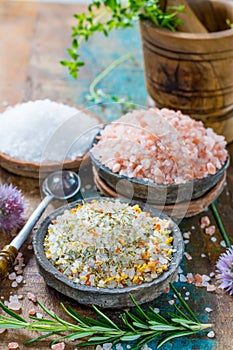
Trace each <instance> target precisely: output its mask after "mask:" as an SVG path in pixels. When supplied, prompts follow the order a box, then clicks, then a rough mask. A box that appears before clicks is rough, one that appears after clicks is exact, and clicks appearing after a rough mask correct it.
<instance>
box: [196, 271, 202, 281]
mask: <svg viewBox="0 0 233 350" xmlns="http://www.w3.org/2000/svg"><path fill="white" fill-rule="evenodd" d="M194 278H195V281H196V282H198V283H202V276H201V275H199V273H196V275H195V276H194Z"/></svg>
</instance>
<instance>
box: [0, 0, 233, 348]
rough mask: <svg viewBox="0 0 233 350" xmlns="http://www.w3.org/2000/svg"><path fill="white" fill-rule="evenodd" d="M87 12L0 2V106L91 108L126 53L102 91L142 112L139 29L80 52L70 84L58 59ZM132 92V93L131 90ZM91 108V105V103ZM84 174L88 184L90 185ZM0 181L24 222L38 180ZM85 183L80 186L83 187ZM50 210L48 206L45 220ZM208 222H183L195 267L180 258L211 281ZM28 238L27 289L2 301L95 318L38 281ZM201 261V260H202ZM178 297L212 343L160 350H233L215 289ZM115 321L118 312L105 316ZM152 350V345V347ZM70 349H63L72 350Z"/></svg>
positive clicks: (106, 113) (17, 335) (223, 203)
mask: <svg viewBox="0 0 233 350" xmlns="http://www.w3.org/2000/svg"><path fill="white" fill-rule="evenodd" d="M82 9H84V6H81V5H76V6H75V5H64V4H48V3H37V2H19V1H15V2H14V1H1V3H0V106H1V111H3V110H4V108H5V107H4V105H5V104H6V101H7V102H8V103H9V105H15V104H16V103H21V102H22V101H27V100H30V99H43V98H50V99H51V100H55V101H59V102H63V103H68V104H71V105H77V104H79V105H83V106H88V103H87V101H86V99H85V96H86V94H87V93H88V86H89V84H90V82H91V81H92V80H93V79H94V77H95V76H96V75H97V74H98V72H100V71H101V70H102V69H103V68H104V67H105V66H106V65H108V64H110V63H111V62H112V61H113V59H115V58H117V57H119V56H120V55H121V54H123V53H127V52H128V51H131V52H132V53H133V54H134V56H135V57H136V64H135V65H132V63H131V62H126V63H124V64H123V65H122V66H120V67H118V68H117V74H116V71H115V72H114V73H112V74H110V75H109V76H108V77H106V78H105V81H104V83H103V86H104V87H105V89H106V91H107V92H110V93H112V94H118V95H120V96H129V97H131V98H132V99H133V100H134V101H136V102H137V103H138V104H140V105H144V106H145V105H146V95H147V94H146V90H145V86H144V77H143V67H142V54H141V47H140V40H139V33H138V30H137V29H134V30H127V31H125V32H124V31H119V32H114V33H112V35H111V38H110V39H111V40H108V41H107V39H104V38H103V37H102V36H98V37H97V38H96V39H95V40H91V41H90V43H88V45H85V46H84V47H83V48H82V55H83V57H84V59H85V61H86V62H87V64H86V66H85V67H84V68H83V69H82V71H81V73H80V78H79V81H78V82H76V81H74V80H72V79H71V78H70V77H69V75H68V73H67V72H66V71H65V70H64V68H63V67H61V66H60V65H59V60H61V59H64V57H65V49H66V47H68V46H69V45H70V26H71V25H72V24H74V23H75V22H74V19H73V17H72V15H73V14H74V13H76V12H78V11H81V10H82ZM135 86H136V88H135ZM89 106H91V104H90V103H89ZM91 109H92V110H93V111H94V112H96V113H98V114H99V115H101V117H102V118H104V119H105V120H110V119H113V118H117V117H119V116H120V113H121V111H120V110H115V109H114V108H112V107H111V108H109V107H107V108H103V107H99V106H97V107H93V106H92V107H91ZM229 152H230V154H231V155H233V145H232V144H231V145H230V146H229ZM91 176H92V174H91V172H89V180H90V181H92V178H91ZM0 182H1V183H5V182H6V183H12V184H13V185H15V186H17V187H18V188H19V189H21V190H22V192H23V195H24V198H25V201H26V203H27V215H29V214H30V213H31V212H32V211H33V210H34V209H35V207H36V206H37V205H38V203H39V202H40V200H41V195H40V190H39V182H38V180H35V179H30V178H23V177H20V176H16V175H13V174H10V173H8V172H7V171H5V170H3V169H0ZM84 187H85V183H83V188H84ZM232 197H233V168H232V163H231V166H230V168H229V170H228V177H227V186H226V187H225V189H224V191H223V193H222V194H221V196H220V197H219V198H218V202H217V208H218V210H219V212H220V215H221V217H222V219H223V221H224V225H225V229H226V231H227V232H228V233H229V236H230V239H231V242H233V238H232V227H233V215H232V213H233V207H232ZM53 209H54V205H50V206H49V207H48V209H47V211H46V213H45V214H44V216H45V215H46V214H48V213H49V212H51V211H52V210H53ZM203 215H208V216H209V217H210V219H211V223H212V224H216V223H215V221H214V218H213V216H212V213H211V211H210V210H208V211H206V212H205V213H204V214H200V215H197V216H195V217H193V218H190V219H184V220H183V221H182V222H181V223H180V227H181V229H182V231H183V232H185V231H188V230H191V232H192V234H191V239H190V242H189V243H188V244H187V245H186V251H187V252H189V253H190V254H191V256H192V258H193V259H192V260H190V261H189V260H186V259H185V258H184V260H183V263H182V269H183V270H184V274H187V272H192V273H193V274H195V273H200V274H209V273H210V272H211V271H214V270H215V263H216V260H217V258H218V256H219V254H220V253H221V252H223V251H224V248H223V247H221V245H220V242H221V241H222V240H223V239H222V237H221V235H220V233H219V231H218V229H217V232H216V234H215V235H214V236H215V237H216V239H217V240H216V242H212V241H211V240H210V237H209V236H208V235H206V234H205V233H204V232H203V230H201V229H200V218H201V217H202V216H203ZM9 240H10V237H9V236H7V235H6V234H3V233H1V235H0V246H1V247H2V246H3V245H4V244H6V243H7V242H9ZM31 240H32V237H30V238H29V239H28V240H27V242H26V243H25V244H24V247H23V248H22V253H23V256H24V259H25V265H26V266H25V268H24V272H23V276H24V282H23V283H21V284H19V286H18V288H12V287H11V281H9V280H8V279H6V280H4V282H2V283H1V287H0V296H1V298H2V299H4V300H9V296H10V295H14V294H18V295H19V294H21V295H23V299H22V301H21V303H22V315H23V316H27V314H28V311H29V309H30V308H32V307H33V305H32V303H31V302H30V301H29V300H28V298H27V293H28V292H32V293H35V294H36V295H37V297H38V298H39V299H40V300H41V301H42V302H43V303H44V304H45V305H46V306H48V307H50V308H51V309H52V310H55V311H56V312H58V313H59V314H62V312H60V311H58V310H60V309H59V303H60V302H61V301H63V302H65V303H66V304H67V303H69V304H71V305H72V306H74V307H75V308H76V309H77V310H78V311H79V312H80V313H81V314H82V315H92V316H93V315H94V314H93V311H92V310H91V309H89V308H87V307H83V306H80V305H77V304H76V303H75V302H74V301H72V300H67V298H65V297H64V296H62V295H61V294H59V293H57V292H56V291H54V290H52V289H51V288H48V287H47V286H46V285H45V283H44V280H43V278H42V277H40V275H39V273H38V270H37V267H36V263H35V259H34V256H33V251H32V250H31V246H30V245H31ZM201 254H206V257H205V258H202V257H201ZM177 286H178V289H179V290H180V291H181V293H182V294H184V293H185V292H190V297H189V304H190V305H191V307H192V308H193V309H194V311H195V312H196V313H197V315H198V316H199V317H200V319H201V321H203V322H207V321H208V322H213V323H214V332H215V334H216V337H215V338H214V339H209V338H207V337H206V334H203V335H196V336H195V337H189V338H184V339H177V340H176V341H174V342H173V343H169V344H168V345H166V346H164V347H163V348H162V349H165V350H166V349H174V350H175V349H183V350H190V349H193V350H194V349H195V350H197V349H204V348H205V349H206V350H207V349H208V350H209V349H218V350H230V349H233V342H232V339H233V302H232V297H230V296H229V295H228V294H226V293H224V292H222V291H221V290H219V289H218V290H217V291H216V292H213V293H207V291H206V289H204V288H197V287H194V286H193V285H189V284H187V283H181V282H180V283H179V284H177ZM169 298H172V295H171V294H169V295H167V294H163V295H162V296H161V297H160V298H159V299H157V300H155V301H154V302H153V303H151V304H152V305H153V306H154V307H160V308H161V310H164V309H167V308H168V304H167V300H168V299H169ZM206 307H211V308H212V309H213V312H211V313H210V314H207V313H206V311H205V308H206ZM107 313H108V315H110V316H112V317H113V318H114V319H115V320H117V319H118V317H119V315H120V312H118V311H115V312H111V311H108V312H107ZM29 336H33V335H32V334H29V333H28V332H25V331H7V332H5V333H3V334H1V335H0V349H7V348H8V346H7V344H8V342H10V341H16V342H18V343H19V345H20V349H26V348H28V347H26V346H24V345H23V341H25V340H27V339H28V338H29ZM150 347H151V348H152V349H155V348H156V347H155V344H152V345H151V344H150ZM29 348H30V349H49V342H48V341H42V342H40V343H37V344H34V345H32V346H30V347H29ZM73 348H74V346H73V345H72V344H69V345H67V346H66V349H73Z"/></svg>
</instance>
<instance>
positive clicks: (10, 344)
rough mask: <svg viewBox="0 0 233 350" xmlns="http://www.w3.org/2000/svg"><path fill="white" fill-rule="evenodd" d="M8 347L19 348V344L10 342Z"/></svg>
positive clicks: (11, 348)
mask: <svg viewBox="0 0 233 350" xmlns="http://www.w3.org/2000/svg"><path fill="white" fill-rule="evenodd" d="M8 349H10V350H13V349H19V344H18V343H16V342H11V343H9V344H8Z"/></svg>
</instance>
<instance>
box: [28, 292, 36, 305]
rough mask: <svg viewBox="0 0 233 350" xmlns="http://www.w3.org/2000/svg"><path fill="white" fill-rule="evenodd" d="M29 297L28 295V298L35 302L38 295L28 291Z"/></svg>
mask: <svg viewBox="0 0 233 350" xmlns="http://www.w3.org/2000/svg"><path fill="white" fill-rule="evenodd" d="M27 297H28V300H31V301H32V302H33V303H36V301H37V297H36V296H35V295H34V294H33V293H31V292H28V293H27Z"/></svg>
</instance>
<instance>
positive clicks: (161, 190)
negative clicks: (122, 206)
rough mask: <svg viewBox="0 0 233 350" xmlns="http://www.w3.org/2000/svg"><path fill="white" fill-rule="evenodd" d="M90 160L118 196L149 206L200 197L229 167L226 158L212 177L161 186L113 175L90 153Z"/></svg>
mask: <svg viewBox="0 0 233 350" xmlns="http://www.w3.org/2000/svg"><path fill="white" fill-rule="evenodd" d="M90 158H91V161H92V164H93V166H94V169H95V171H96V173H97V174H98V176H99V177H100V178H101V179H103V180H104V181H105V183H106V184H107V185H108V186H109V187H110V188H111V189H113V190H114V191H115V192H117V193H118V194H119V195H122V196H124V197H127V198H133V199H135V200H140V201H143V202H148V203H150V204H161V205H163V204H173V203H181V202H185V201H190V200H193V199H196V198H200V197H202V196H203V195H204V194H205V193H207V192H208V191H209V190H210V189H212V188H213V187H214V186H215V185H216V184H217V183H218V182H219V180H220V179H221V177H222V175H223V173H224V172H225V171H226V169H227V167H228V166H229V157H228V158H227V160H226V162H225V164H224V165H223V166H222V168H221V169H220V170H219V171H217V172H216V174H214V175H209V176H207V177H204V178H203V179H198V180H194V181H188V182H186V183H181V184H179V185H178V184H170V185H163V184H156V183H151V182H146V181H143V180H138V179H136V178H129V177H127V176H124V175H119V174H118V173H113V172H112V171H111V170H110V169H109V168H107V167H106V166H105V165H103V164H102V163H101V162H100V161H99V160H97V159H96V158H95V157H94V155H93V154H92V153H91V152H90Z"/></svg>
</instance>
